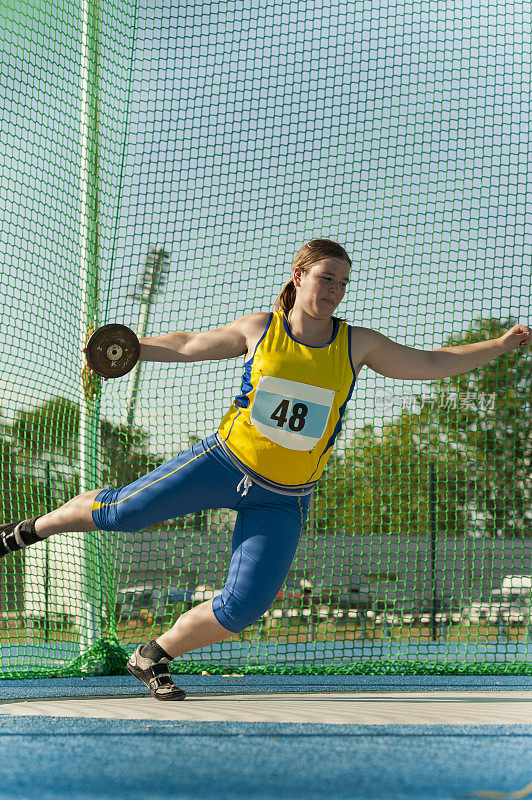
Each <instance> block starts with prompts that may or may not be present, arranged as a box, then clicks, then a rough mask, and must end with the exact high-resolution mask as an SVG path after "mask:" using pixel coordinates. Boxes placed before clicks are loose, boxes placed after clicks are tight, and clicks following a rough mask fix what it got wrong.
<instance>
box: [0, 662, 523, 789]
mask: <svg viewBox="0 0 532 800" xmlns="http://www.w3.org/2000/svg"><path fill="white" fill-rule="evenodd" d="M173 678H174V680H175V682H176V683H178V684H179V686H181V687H182V688H183V689H184V690H185V691H186V692H187V693H189V694H190V693H193V694H207V693H208V694H210V693H212V692H239V693H244V692H320V691H321V692H342V691H351V692H360V691H363V692H380V691H388V692H400V691H409V692H412V691H420V692H421V691H424V692H430V691H440V692H443V691H457V692H460V691H477V690H482V691H483V692H486V691H494V692H495V691H501V690H507V691H519V690H521V691H526V690H528V691H532V677H528V676H519V675H516V676H508V675H500V676H495V677H482V676H480V675H479V676H458V675H243V676H242V677H238V678H224V677H222V676H221V675H208V676H202V675H188V674H186V675H174V676H173ZM124 694H127V695H131V696H134V695H139V696H140V695H147V694H148V690H147V689H146V688H145V687H144V686H143V685H142V684H141V683H139V681H137V680H136V679H135V678H133V677H131V676H129V675H116V676H106V677H99V678H40V679H36V678H33V679H28V680H4V681H2V680H0V700H14V699H18V700H22V699H24V700H27V699H30V698H35V699H46V698H47V697H48V698H52V697H84V696H86V697H97V696H106V697H116V696H117V695H124ZM531 780H532V778H531Z"/></svg>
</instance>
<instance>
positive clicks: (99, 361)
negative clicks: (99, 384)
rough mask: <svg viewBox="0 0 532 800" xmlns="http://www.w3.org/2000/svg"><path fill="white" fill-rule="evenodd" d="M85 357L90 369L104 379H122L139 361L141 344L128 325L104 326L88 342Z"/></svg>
mask: <svg viewBox="0 0 532 800" xmlns="http://www.w3.org/2000/svg"><path fill="white" fill-rule="evenodd" d="M85 356H86V358H87V363H88V365H89V367H90V368H91V369H92V370H93V371H94V372H96V373H97V374H98V375H101V376H102V378H120V377H121V376H122V375H125V374H126V373H128V372H131V370H132V369H133V367H134V366H135V364H136V363H137V361H138V360H139V356H140V342H139V340H138V339H137V336H136V334H135V333H134V332H133V331H132V330H131V328H128V327H127V326H126V325H118V324H116V323H115V324H112V325H103V326H102V327H101V328H98V330H96V331H94V333H93V334H92V336H91V337H90V339H89V341H88V342H87V347H86V348H85Z"/></svg>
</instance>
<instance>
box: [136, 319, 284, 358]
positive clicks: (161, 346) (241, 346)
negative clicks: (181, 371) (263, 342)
mask: <svg viewBox="0 0 532 800" xmlns="http://www.w3.org/2000/svg"><path fill="white" fill-rule="evenodd" d="M268 317H269V314H268V312H265V311H264V312H259V313H257V314H246V315H245V316H243V317H239V318H238V319H235V320H234V321H233V322H229V323H228V324H227V325H223V326H222V327H221V328H215V329H213V330H210V331H199V332H196V333H194V332H191V331H177V332H176V333H166V334H164V335H163V336H154V337H152V338H150V339H140V340H139V341H140V360H141V361H167V362H175V361H183V362H190V361H213V360H220V359H225V358H238V356H243V355H251V354H252V353H253V350H254V349H255V345H256V343H257V342H258V340H259V339H260V337H261V336H262V334H263V332H264V328H265V327H266V323H267V321H268Z"/></svg>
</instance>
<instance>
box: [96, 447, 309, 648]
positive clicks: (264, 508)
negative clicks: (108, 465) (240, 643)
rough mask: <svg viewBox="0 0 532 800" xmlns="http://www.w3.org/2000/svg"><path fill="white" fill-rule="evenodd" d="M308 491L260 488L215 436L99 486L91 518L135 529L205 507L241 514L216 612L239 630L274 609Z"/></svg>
mask: <svg viewBox="0 0 532 800" xmlns="http://www.w3.org/2000/svg"><path fill="white" fill-rule="evenodd" d="M309 503H310V494H307V495H304V496H293V495H284V494H277V493H276V492H272V491H269V490H268V489H265V488H263V487H262V486H258V485H257V484H256V483H253V482H252V481H250V480H249V479H247V480H246V479H245V475H244V474H243V472H241V471H240V470H239V469H238V468H237V467H236V466H234V465H233V464H232V463H231V462H230V461H229V459H228V457H227V456H226V455H225V453H224V451H223V449H222V447H221V445H220V444H219V442H218V439H217V438H216V434H212V435H211V436H208V437H207V438H206V439H203V440H202V441H201V442H198V443H197V444H194V445H193V446H192V447H190V448H189V449H188V450H185V451H183V452H182V453H180V454H179V455H177V456H175V457H174V458H172V459H170V461H167V462H166V463H165V464H162V465H161V466H160V467H157V469H154V470H153V471H152V472H149V473H148V474H147V475H144V476H143V477H142V478H139V479H138V480H136V481H135V482H134V483H130V484H129V485H128V486H122V487H121V488H119V489H103V490H102V491H101V492H100V493H99V494H98V495H97V496H96V498H95V499H94V504H93V511H92V518H93V520H94V524H95V525H96V527H97V528H99V529H101V530H105V531H138V530H141V529H142V528H146V527H148V526H150V525H155V524H157V523H158V522H163V521H164V520H167V519H173V518H174V517H181V516H183V515H185V514H191V513H193V512H195V511H203V510H206V509H208V508H231V509H234V510H235V511H237V512H238V515H237V518H236V523H235V527H234V531H233V546H232V556H231V562H230V565H229V572H228V575H227V581H226V583H225V586H224V587H223V590H222V593H221V595H218V596H216V597H214V598H213V601H212V610H213V613H214V615H215V617H216V619H217V620H218V622H219V623H220V625H222V626H223V627H224V628H226V629H227V630H228V631H231V632H233V633H238V632H239V631H242V630H244V628H247V627H249V625H251V624H252V623H253V622H255V621H256V620H257V619H259V617H261V616H262V615H263V614H264V612H265V611H267V609H268V608H269V607H270V606H271V604H272V603H273V601H274V600H275V597H276V595H277V593H278V592H279V590H280V588H281V586H282V585H283V583H284V580H285V578H286V575H287V574H288V570H289V569H290V566H291V564H292V561H293V558H294V555H295V552H296V550H297V545H298V543H299V539H300V536H301V532H302V530H303V526H304V524H305V520H306V516H307V512H308V507H309Z"/></svg>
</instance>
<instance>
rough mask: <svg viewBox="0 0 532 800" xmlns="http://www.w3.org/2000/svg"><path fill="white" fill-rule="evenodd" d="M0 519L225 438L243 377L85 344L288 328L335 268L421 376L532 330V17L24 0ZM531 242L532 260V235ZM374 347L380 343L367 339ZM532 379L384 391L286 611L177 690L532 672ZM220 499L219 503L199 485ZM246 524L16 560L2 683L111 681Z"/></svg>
mask: <svg viewBox="0 0 532 800" xmlns="http://www.w3.org/2000/svg"><path fill="white" fill-rule="evenodd" d="M0 10H1V14H0V33H1V52H2V56H1V64H2V67H1V69H2V72H1V80H0V84H1V86H2V89H1V92H0V104H1V121H2V148H1V153H2V155H1V159H2V163H1V169H2V185H3V188H2V210H1V212H0V225H1V239H2V245H3V246H2V253H3V255H2V269H1V288H0V291H1V296H2V298H3V315H2V324H1V326H0V353H1V363H2V370H1V373H0V414H1V417H0V465H1V470H2V480H1V485H0V522H1V523H4V522H10V521H12V520H22V519H26V518H29V517H34V516H38V515H42V514H44V513H46V512H47V511H50V510H52V509H54V508H56V507H58V506H59V505H61V504H63V503H64V502H66V501H67V500H69V499H70V498H72V497H74V496H76V495H78V494H80V493H82V492H84V491H87V490H90V489H95V488H108V487H118V486H122V485H126V484H128V483H131V482H132V481H133V480H135V479H136V478H137V477H139V476H141V475H144V474H145V473H147V472H149V471H150V470H152V469H154V468H155V467H157V466H158V465H160V464H162V463H164V462H165V461H167V460H168V459H169V458H171V457H173V456H174V455H176V454H177V453H179V452H181V451H182V450H184V449H186V448H188V447H189V446H190V445H191V443H194V442H197V441H199V440H201V439H202V438H204V437H205V436H207V435H209V434H211V433H213V432H214V431H215V430H216V428H217V426H218V423H219V420H220V419H221V417H222V416H223V414H224V413H225V411H226V409H227V408H228V407H229V406H230V404H231V402H232V399H233V398H234V397H235V396H236V395H237V394H238V393H239V389H240V382H241V376H242V370H243V361H244V359H243V358H238V359H228V360H221V361H202V362H197V363H188V364H185V363H162V362H149V363H148V362H139V364H138V365H137V367H136V368H135V369H134V370H132V371H131V372H130V373H128V374H127V375H125V376H123V377H121V378H117V379H115V380H109V381H103V380H102V379H101V378H99V377H98V376H96V375H91V374H90V372H89V371H88V369H87V366H86V363H85V358H84V356H83V353H82V349H83V347H84V346H85V343H86V342H87V340H88V337H89V336H90V334H91V333H92V332H93V331H94V330H96V329H97V328H98V327H100V326H102V325H105V324H109V323H113V322H118V323H122V324H125V325H128V326H129V327H131V328H132V329H133V330H134V331H135V332H136V333H137V335H138V336H139V337H146V336H158V335H161V334H163V333H168V332H171V331H178V330H185V331H199V330H207V329H211V328H216V327H219V326H221V325H224V324H225V323H226V322H228V321H230V320H232V319H235V318H237V317H239V316H241V315H243V314H247V313H251V312H256V311H269V310H270V309H271V307H272V304H273V301H274V299H275V297H276V296H277V294H278V292H279V290H280V288H281V287H282V285H283V284H284V282H285V281H286V280H287V278H288V277H289V275H290V267H291V264H292V260H293V258H294V255H295V253H296V252H297V250H298V249H299V248H300V247H301V245H302V244H304V243H305V242H307V241H309V240H310V239H315V238H328V239H332V240H333V241H336V242H339V243H340V244H341V245H342V246H343V247H344V248H345V249H346V250H347V252H348V253H349V255H350V257H351V259H352V261H353V266H352V270H351V279H350V284H349V289H348V292H347V294H346V298H345V300H344V301H343V304H342V305H341V306H340V308H339V312H338V313H339V314H340V315H341V317H342V318H343V319H345V320H346V321H348V322H349V323H350V324H352V325H355V326H361V327H366V328H371V329H373V330H378V331H379V332H381V333H382V334H384V335H386V336H388V337H390V338H391V339H393V340H394V341H396V342H399V343H401V344H404V345H407V346H410V347H415V348H418V349H421V350H434V349H437V348H441V347H450V346H458V345H462V344H467V343H471V342H477V341H480V340H487V339H494V338H496V337H499V336H501V335H502V334H503V333H504V332H505V331H507V330H509V329H510V328H511V327H512V326H513V325H515V324H516V323H517V322H522V323H527V318H526V314H527V311H529V302H530V260H531V256H530V247H528V249H527V248H526V223H525V207H526V206H525V204H526V186H527V183H526V178H527V156H528V140H529V132H530V116H529V110H530V96H531V93H530V48H529V42H530V33H531V26H530V5H529V4H528V3H524V2H504V3H503V2H497V0H495V2H492V3H490V4H487V3H485V2H483V0H468V2H464V3H446V2H440V0H436V1H435V2H430V3H429V2H424V1H423V2H408V3H407V2H401V1H400V2H393V3H392V2H386V0H350V1H349V2H344V0H334V2H332V0H291V1H290V2H281V3H274V4H268V3H264V2H259V0H248V1H247V2H245V3H242V2H239V0H228V1H227V2H223V1H221V2H208V1H207V2H194V0H161V2H158V3H151V2H147V1H146V0H76V1H74V0H51V1H49V0H46V2H45V0H0ZM528 243H530V240H529V237H528ZM355 347H356V344H355ZM529 376H530V353H529V352H528V351H527V350H526V349H523V348H521V349H517V350H514V351H512V352H511V353H506V354H503V355H501V356H499V357H498V358H494V359H492V360H491V361H489V363H487V364H485V365H484V366H481V367H478V368H476V369H472V370H469V371H467V372H465V373H461V374H458V375H454V376H450V377H444V378H439V379H428V380H404V379H403V380H401V379H391V378H387V377H385V376H382V375H380V374H379V373H377V372H375V371H373V370H371V369H369V368H368V367H367V366H363V367H362V368H361V369H360V373H359V375H358V378H357V381H356V385H355V390H354V393H353V397H352V399H351V402H350V404H349V406H348V408H347V411H346V415H345V417H344V421H343V429H342V432H341V434H340V436H339V438H338V439H337V442H336V445H335V449H334V452H333V455H332V457H331V459H330V461H329V463H328V465H327V468H326V471H325V472H324V474H323V476H322V479H321V480H320V482H319V484H318V486H317V489H316V491H315V493H314V496H313V499H312V502H311V506H310V511H309V515H308V519H307V522H306V525H305V528H304V531H303V534H302V536H301V541H300V546H299V549H298V552H297V554H296V556H295V558H294V561H293V563H292V567H291V570H290V572H289V575H288V577H287V580H286V582H285V584H284V585H283V587H282V590H281V591H280V592H279V594H278V596H277V597H276V599H275V601H274V603H273V605H272V607H271V608H270V609H269V610H268V611H267V612H266V613H265V614H264V615H263V616H262V617H261V618H260V619H259V620H258V621H257V622H256V623H255V624H253V625H252V626H251V627H249V628H247V629H246V630H244V631H243V632H242V633H240V634H235V635H234V636H233V638H232V639H230V640H228V641H225V642H222V643H220V644H216V645H212V646H210V647H206V648H203V649H201V650H197V651H194V652H192V653H188V654H185V655H183V656H182V657H181V658H178V659H177V660H176V661H175V662H173V667H172V668H173V669H175V670H176V671H179V672H187V671H188V672H202V671H205V672H208V673H231V674H235V673H245V672H261V671H263V672H308V673H324V672H327V673H329V672H338V673H372V674H377V673H383V674H386V673H401V674H408V673H449V674H451V673H456V674H458V673H461V674H477V673H491V674H498V673H499V674H500V673H513V674H532V667H531V661H530V655H531V649H530V647H531V645H530V628H531V620H532V604H531V593H532V587H531V580H532V579H531V573H532V569H531V555H532V512H531V502H530V500H531V485H532V481H531V454H532V439H531V433H530V401H531V392H530V377H529ZM206 491H208V487H206ZM234 521H235V514H234V512H233V511H228V510H227V509H214V510H212V511H207V512H202V513H196V514H192V515H189V516H186V517H181V518H177V519H171V520H168V521H167V522H164V523H162V524H157V525H153V526H151V527H149V528H145V529H143V530H138V531H134V532H123V533H117V532H106V531H97V532H89V533H76V532H74V533H63V534H57V535H54V536H51V537H50V538H48V539H46V540H44V541H43V542H42V543H38V544H36V545H32V546H30V547H28V548H26V549H24V550H22V551H20V552H16V553H13V554H10V555H8V556H6V557H5V558H3V559H1V560H0V653H1V660H0V675H1V676H3V677H20V676H60V675H63V676H66V675H78V674H98V673H108V674H112V673H119V672H121V671H123V670H124V665H125V659H126V657H127V654H128V653H129V652H131V651H132V650H133V649H134V647H135V646H136V645H137V644H138V643H139V642H147V641H149V640H150V639H152V638H155V637H157V636H158V635H159V634H160V633H162V632H163V631H165V630H167V629H168V628H169V627H170V625H171V624H173V622H175V620H176V619H177V618H178V616H179V615H180V614H182V613H183V612H184V611H185V610H187V609H189V608H191V607H192V606H193V605H195V604H197V603H199V602H202V601H203V600H206V599H209V598H212V597H213V596H215V595H216V594H217V593H219V592H220V591H221V588H222V586H223V585H224V582H225V579H226V576H227V570H228V565H229V558H230V553H231V534H232V528H233V525H234Z"/></svg>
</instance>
